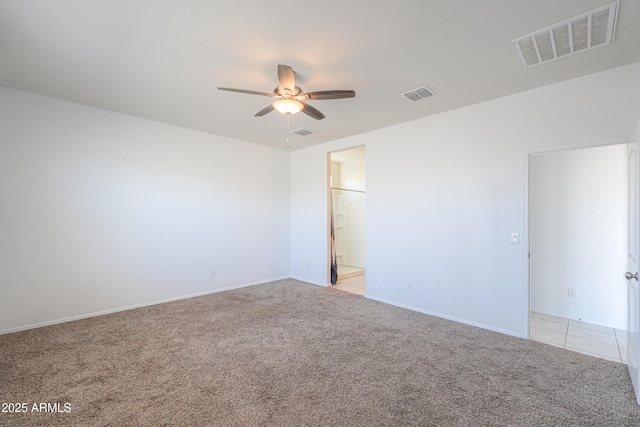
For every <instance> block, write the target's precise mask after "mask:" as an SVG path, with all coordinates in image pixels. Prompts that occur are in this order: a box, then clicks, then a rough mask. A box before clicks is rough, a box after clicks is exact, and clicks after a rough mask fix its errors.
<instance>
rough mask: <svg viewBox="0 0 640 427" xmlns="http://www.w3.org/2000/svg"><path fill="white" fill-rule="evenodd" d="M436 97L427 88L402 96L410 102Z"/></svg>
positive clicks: (411, 91)
mask: <svg viewBox="0 0 640 427" xmlns="http://www.w3.org/2000/svg"><path fill="white" fill-rule="evenodd" d="M433 95H435V92H434V91H432V90H431V89H429V88H428V87H426V86H422V87H419V88H418V89H414V90H410V91H409V92H405V93H403V94H402V96H404V97H405V98H407V99H408V100H409V101H419V100H421V99H424V98H428V97H430V96H433Z"/></svg>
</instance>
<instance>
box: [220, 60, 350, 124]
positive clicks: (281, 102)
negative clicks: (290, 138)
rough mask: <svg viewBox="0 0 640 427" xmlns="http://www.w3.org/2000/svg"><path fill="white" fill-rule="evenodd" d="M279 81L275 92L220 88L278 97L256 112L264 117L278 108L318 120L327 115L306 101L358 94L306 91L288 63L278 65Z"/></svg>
mask: <svg viewBox="0 0 640 427" xmlns="http://www.w3.org/2000/svg"><path fill="white" fill-rule="evenodd" d="M278 81H279V83H280V85H279V86H276V88H275V89H274V90H273V93H267V92H258V91H255V90H247V89H234V88H231V87H219V88H218V89H220V90H227V91H229V92H240V93H248V94H249V95H261V96H268V97H269V98H276V101H274V102H273V103H272V104H270V105H268V106H266V107H265V108H263V109H262V110H260V111H258V112H257V113H256V114H255V116H256V117H262V116H264V115H265V114H267V113H270V112H272V111H273V110H277V111H279V112H281V113H282V114H287V115H290V114H295V113H297V112H299V111H302V112H303V113H305V114H306V115H307V116H309V117H313V118H314V119H316V120H322V119H324V118H325V115H324V114H322V113H321V112H320V111H318V110H317V109H316V108H314V107H312V106H311V105H309V104H307V103H306V102H304V101H308V100H309V101H313V100H316V99H342V98H353V97H354V96H356V93H355V92H354V91H352V90H323V91H319V92H304V91H303V90H302V89H301V88H300V87H299V86H296V77H295V73H294V72H293V68H291V67H290V66H288V65H282V64H279V65H278Z"/></svg>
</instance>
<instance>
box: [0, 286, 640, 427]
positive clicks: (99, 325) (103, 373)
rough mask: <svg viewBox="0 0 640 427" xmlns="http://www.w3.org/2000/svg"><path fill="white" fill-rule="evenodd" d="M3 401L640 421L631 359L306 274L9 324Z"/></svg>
mask: <svg viewBox="0 0 640 427" xmlns="http://www.w3.org/2000/svg"><path fill="white" fill-rule="evenodd" d="M0 401H1V402H3V403H9V402H11V403H26V406H25V407H26V408H27V412H25V413H17V414H8V413H0V426H58V425H59V426H103V425H113V426H160V425H167V426H173V425H176V426H187V425H190V426H404V425H407V426H409V425H411V426H492V425H495V426H639V425H640V407H639V406H638V405H637V404H636V403H635V400H634V396H633V391H632V389H631V383H630V380H629V377H628V374H627V369H626V366H625V365H622V364H619V363H615V362H609V361H606V360H601V359H596V358H593V357H589V356H584V355H581V354H577V353H572V352H569V351H565V350H561V349H557V348H554V347H551V346H547V345H545V344H542V343H538V342H534V341H528V340H522V339H518V338H514V337H509V336H505V335H501V334H498V333H494V332H490V331H486V330H483V329H478V328H474V327H470V326H466V325H462V324H458V323H454V322H450V321H446V320H443V319H438V318H434V317H430V316H426V315H423V314H420V313H416V312H412V311H408V310H403V309H400V308H397V307H393V306H390V305H386V304H381V303H378V302H375V301H371V300H367V299H365V298H362V297H360V296H356V295H351V294H347V293H344V292H340V291H337V290H334V289H326V288H321V287H317V286H312V285H308V284H304V283H302V282H298V281H295V280H283V281H278V282H273V283H268V284H264V285H258V286H253V287H249V288H244V289H239V290H234V291H228V292H222V293H218V294H212V295H208V296H204V297H198V298H193V299H189V300H182V301H177V302H172V303H168V304H162V305H156V306H152V307H146V308H141V309H136V310H131V311H127V312H121V313H116V314H112V315H108V316H101V317H95V318H91V319H86V320H81V321H77V322H70V323H65V324H61V325H56V326H50V327H46V328H40V329H35V330H30V331H24V332H19V333H14V334H7V335H2V336H0ZM34 403H35V404H36V408H40V406H39V404H40V403H45V407H46V408H47V410H55V411H60V412H45V411H43V412H39V411H33V408H34V406H33V404H34ZM46 403H49V404H50V405H49V406H47V405H46ZM65 403H66V404H68V405H67V406H65ZM4 406H5V409H7V408H8V405H4ZM14 409H15V406H14ZM66 409H69V411H68V412H65V410H66Z"/></svg>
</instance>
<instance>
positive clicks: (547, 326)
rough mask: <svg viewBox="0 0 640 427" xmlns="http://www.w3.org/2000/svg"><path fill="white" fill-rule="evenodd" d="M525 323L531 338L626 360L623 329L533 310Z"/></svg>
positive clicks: (580, 351)
mask: <svg viewBox="0 0 640 427" xmlns="http://www.w3.org/2000/svg"><path fill="white" fill-rule="evenodd" d="M529 326H530V328H529V336H530V338H531V339H532V340H535V341H540V342H543V343H545V344H550V345H553V346H556V347H560V348H565V349H567V350H571V351H577V352H578V353H583V354H588V355H590V356H595V357H600V358H602V359H607V360H613V361H614V362H620V363H627V331H622V330H620V329H614V328H607V327H605V326H599V325H594V324H591V323H586V322H581V321H579V320H571V319H565V318H562V317H556V316H550V315H548V314H542V313H536V312H531V321H530V325H529Z"/></svg>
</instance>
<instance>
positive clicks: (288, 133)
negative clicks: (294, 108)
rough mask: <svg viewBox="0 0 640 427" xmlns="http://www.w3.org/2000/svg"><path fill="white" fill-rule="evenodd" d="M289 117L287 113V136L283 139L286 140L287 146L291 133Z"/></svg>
mask: <svg viewBox="0 0 640 427" xmlns="http://www.w3.org/2000/svg"><path fill="white" fill-rule="evenodd" d="M290 118H291V114H287V137H286V138H285V141H286V142H287V148H289V135H290V134H291V133H290V132H289V119H290Z"/></svg>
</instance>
